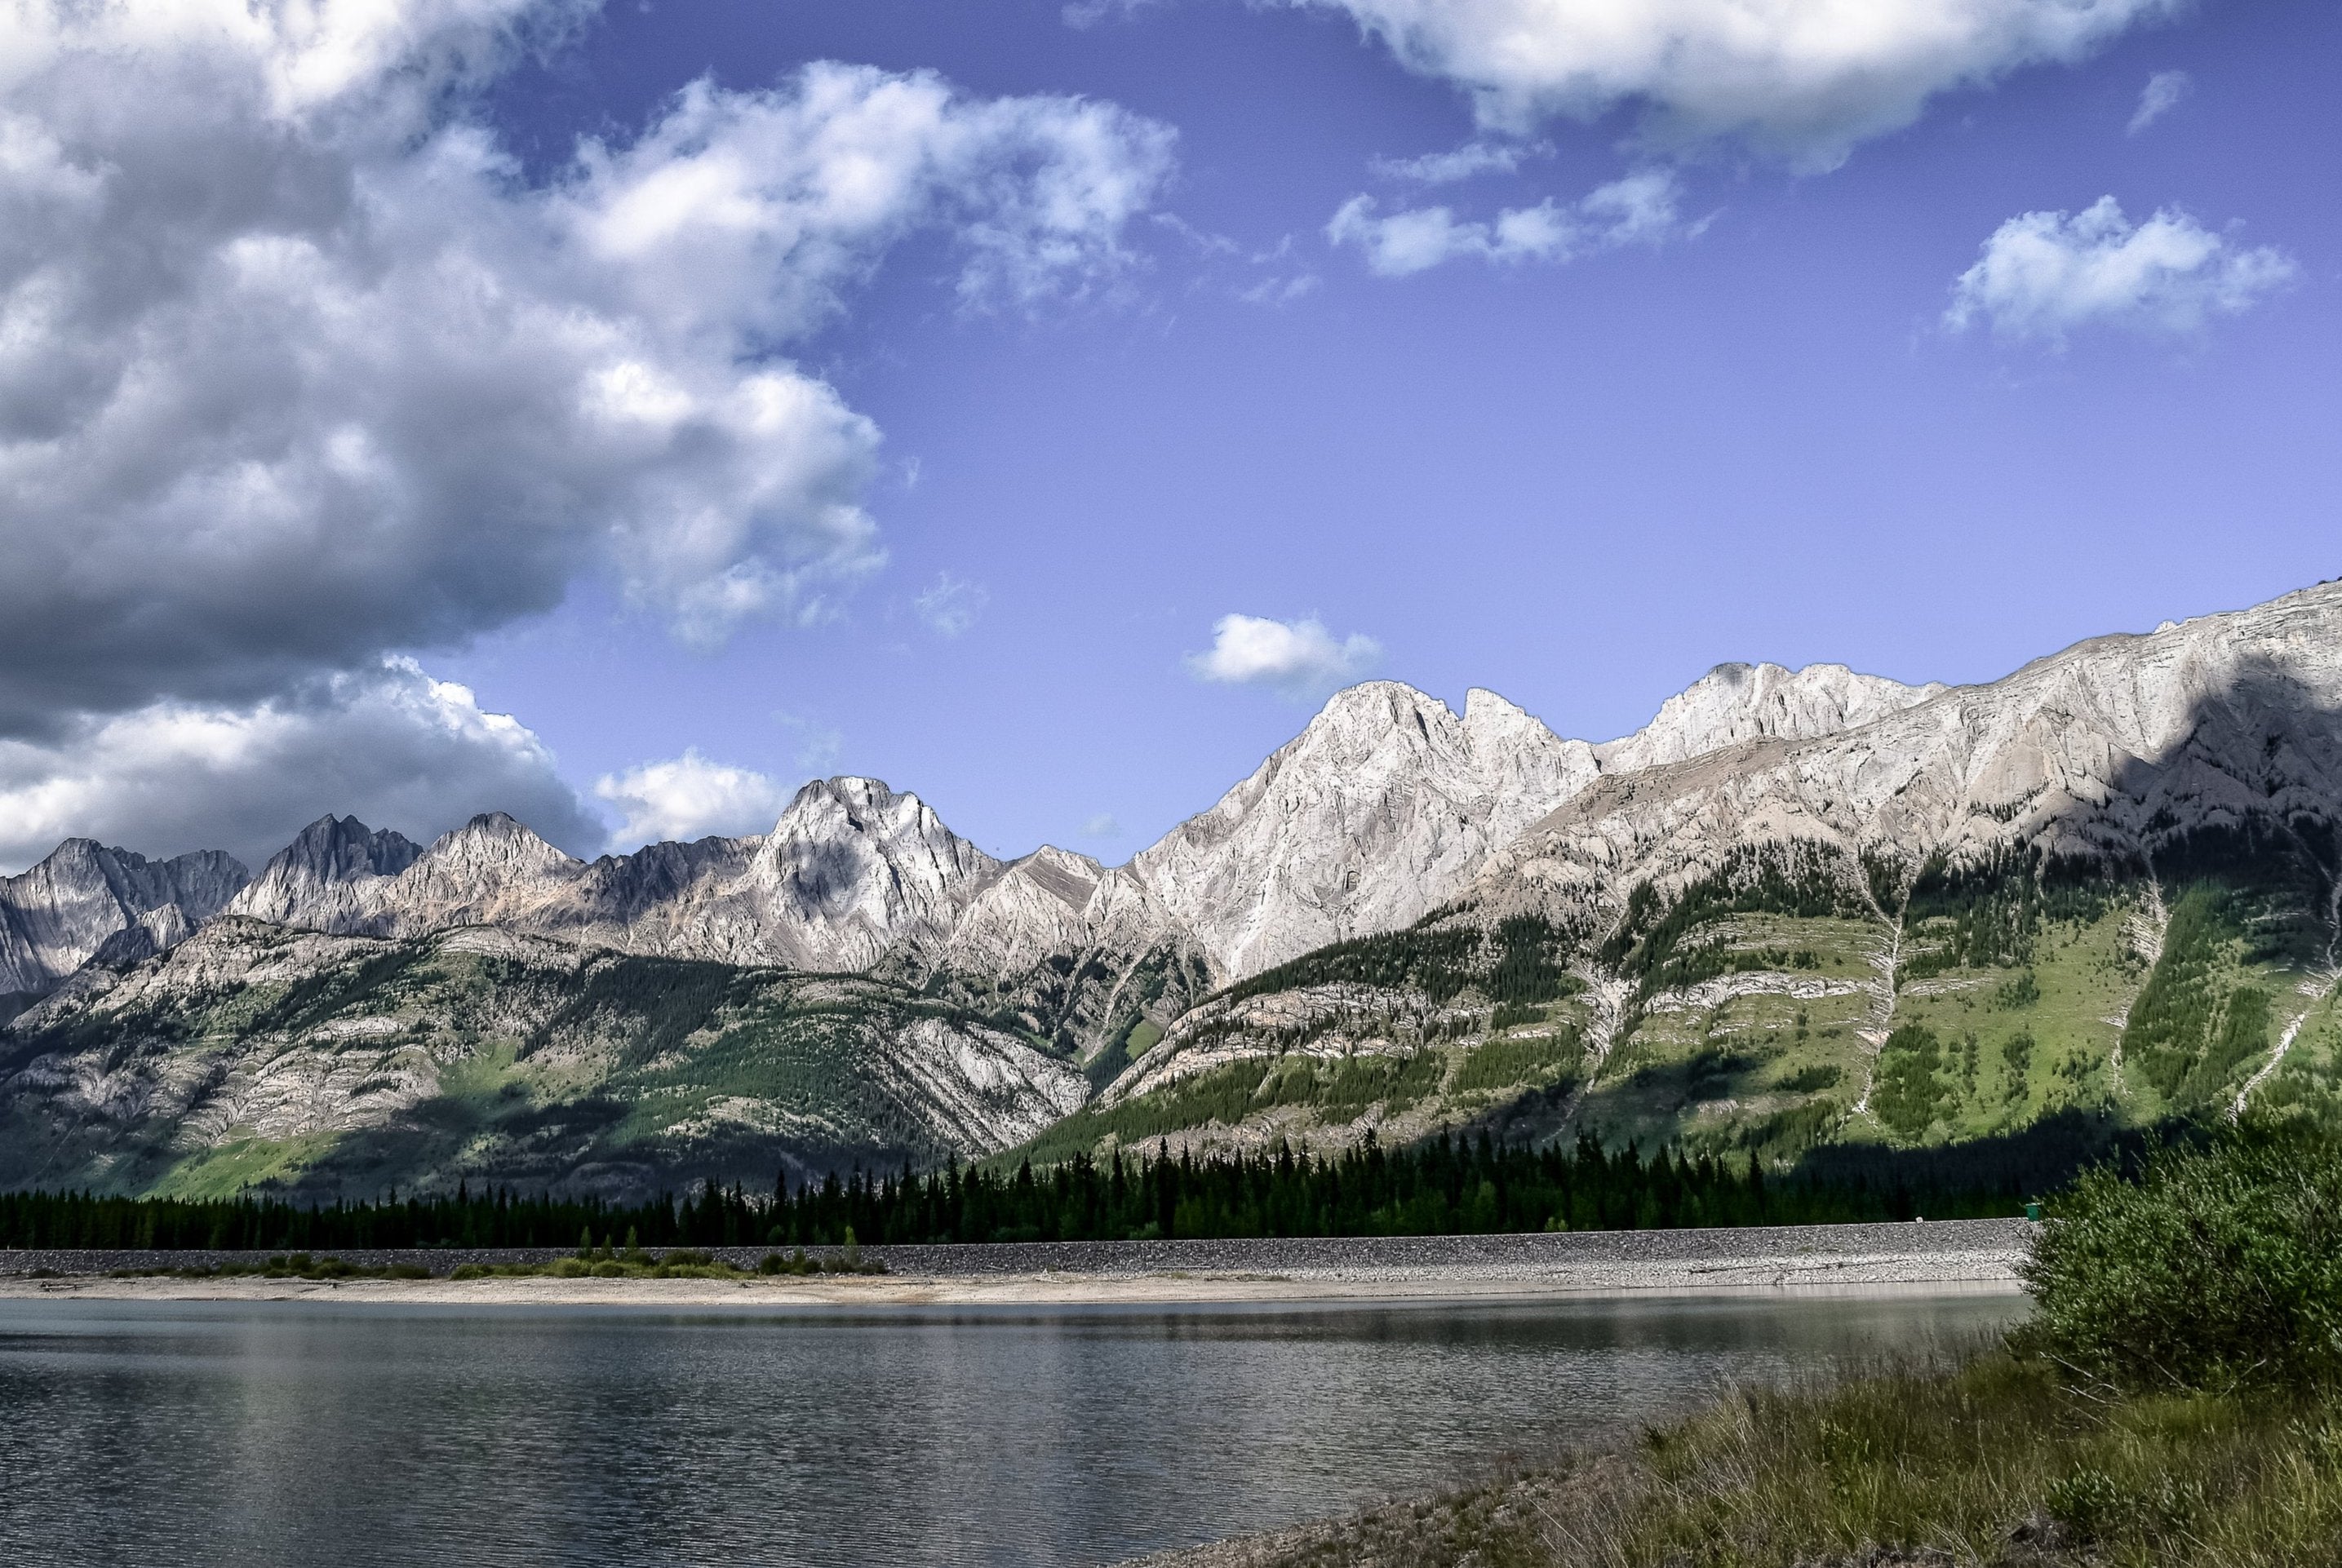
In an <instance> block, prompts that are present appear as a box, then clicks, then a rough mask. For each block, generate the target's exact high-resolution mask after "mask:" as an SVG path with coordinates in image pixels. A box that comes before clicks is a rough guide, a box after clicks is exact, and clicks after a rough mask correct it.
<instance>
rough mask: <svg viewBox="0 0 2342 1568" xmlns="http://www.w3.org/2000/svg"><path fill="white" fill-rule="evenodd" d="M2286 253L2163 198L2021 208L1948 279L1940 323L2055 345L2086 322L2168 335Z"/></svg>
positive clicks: (2254, 290)
mask: <svg viewBox="0 0 2342 1568" xmlns="http://www.w3.org/2000/svg"><path fill="white" fill-rule="evenodd" d="M2296 270H2297V269H2296V267H2295V265H2294V263H2293V260H2292V258H2290V257H2289V256H2287V255H2286V254H2285V253H2284V252H2282V251H2279V250H2277V249H2275V248H2273V247H2270V246H2266V245H2264V246H2259V247H2257V248H2252V249H2247V248H2246V247H2245V246H2243V245H2238V244H2237V242H2236V241H2235V240H2234V239H2232V238H2230V237H2229V236H2227V235H2218V234H2215V233H2213V232H2212V231H2211V230H2209V229H2207V228H2206V227H2204V226H2203V225H2201V224H2198V223H2197V221H2196V220H2195V219H2194V218H2192V217H2189V216H2188V215H2187V214H2186V213H2183V212H2179V211H2177V209H2174V208H2169V207H2166V208H2163V209H2160V210H2158V211H2157V213H2156V214H2155V215H2154V216H2152V217H2150V218H2148V219H2147V221H2146V222H2144V223H2139V224H2133V223H2131V222H2130V221H2129V220H2128V219H2127V218H2126V217H2124V215H2123V211H2122V208H2121V207H2120V206H2119V205H2117V204H2116V202H2115V198H2114V197H2112V196H2104V197H2101V198H2100V199H2099V200H2098V201H2097V203H2096V204H2095V205H2091V206H2089V207H2087V208H2085V209H2084V210H2082V211H2081V212H2078V213H2063V212H2055V213H2052V212H2038V213H2026V214H2023V215H2020V216H2017V217H2013V218H2011V219H2009V220H2008V221H2007V223H2005V224H2003V225H2000V227H1999V228H1997V229H1996V230H1995V231H1993V235H1992V237H1991V238H1989V239H1987V240H1986V241H1985V243H1984V250H1983V254H1982V255H1981V256H1980V257H1978V259H1977V264H1976V265H1974V266H1972V267H1970V268H1968V270H1967V271H1966V272H1964V273H1962V274H1961V275H1959V277H1958V279H1957V281H1956V282H1955V283H1954V284H1953V285H1952V304H1951V307H1950V308H1949V309H1948V310H1947V311H1946V312H1945V314H1944V322H1945V325H1947V326H1948V327H1950V328H1951V329H1952V330H1953V331H1955V332H1959V331H1965V330H1967V328H1968V327H1969V326H1971V325H1975V324H1976V323H1977V322H1979V321H1982V322H1986V323H1988V324H1989V325H1990V326H1991V328H1992V330H1993V332H1994V334H1995V335H1997V336H2000V337H2005V338H2012V339H2034V340H2037V341H2040V342H2045V343H2049V344H2053V345H2056V344H2063V343H2064V342H2065V340H2066V335H2067V333H2069V332H2072V331H2074V330H2076V329H2077V328H2081V327H2087V326H2098V325H2105V326H2116V327H2122V328H2126V329H2128V330H2131V331H2134V332H2143V333H2154V334H2166V335H2177V334H2186V333H2189V332H2193V331H2195V330H2197V328H2199V327H2201V326H2202V325H2204V324H2205V322H2206V321H2207V318H2209V317H2211V316H2215V315H2235V314H2237V312H2239V311H2243V310H2247V309H2249V308H2250V307H2251V306H2252V305H2255V304H2256V303H2257V302H2258V301H2259V300H2261V299H2262V298H2263V297H2264V296H2266V295H2267V294H2268V293H2269V292H2270V291H2271V290H2273V289H2276V288H2277V287H2279V286H2280V285H2283V284H2285V283H2286V282H2287V281H2288V280H2290V279H2291V278H2292V277H2293V275H2294V274H2295V272H2296Z"/></svg>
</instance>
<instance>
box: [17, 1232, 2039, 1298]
mask: <svg viewBox="0 0 2342 1568" xmlns="http://www.w3.org/2000/svg"><path fill="white" fill-rule="evenodd" d="M2030 1240H2031V1237H2030V1232H2029V1229H2028V1228H2027V1227H2026V1226H2025V1225H2024V1224H2023V1223H2022V1222H2009V1221H1966V1222H1951V1223H1942V1224H1934V1225H1833V1226H1813V1227H1800V1228H1790V1227H1781V1228H1774V1229H1766V1230H1754V1229H1752V1230H1743V1231H1676V1232H1650V1231H1645V1232H1627V1233H1619V1232H1611V1233H1583V1234H1576V1235H1568V1236H1551V1237H1502V1238H1488V1237H1421V1238H1403V1239H1398V1240H1396V1241H1394V1240H1384V1241H1379V1242H1375V1243H1329V1242H1322V1241H1318V1242H1290V1243H1257V1242H1256V1243H1185V1244H1181V1245H1178V1246H1176V1247H1174V1248H1169V1249H1166V1248H1164V1247H1154V1248H1145V1247H1141V1246H1140V1245H1138V1244H1137V1243H1084V1244H1062V1243H1061V1244H1056V1245H1055V1246H1054V1247H1053V1248H1050V1249H1046V1250H1038V1251H1036V1250H1035V1249H1033V1248H1031V1247H1023V1248H1020V1247H1016V1246H1006V1247H990V1248H978V1247H971V1248H932V1247H922V1248H896V1249H873V1250H872V1251H873V1255H885V1256H886V1261H887V1263H888V1266H889V1268H890V1269H891V1270H892V1272H891V1273H886V1274H883V1275H847V1274H826V1275H813V1276H801V1277H800V1276H787V1275H783V1276H779V1277H766V1276H754V1277H750V1278H746V1279H740V1280H729V1279H668V1280H656V1279H592V1278H586V1279H557V1278H551V1277H518V1278H515V1277H495V1276H492V1277H489V1278H485V1279H475V1280H451V1279H446V1278H436V1279H424V1280H389V1279H345V1280H338V1281H326V1280H316V1281H310V1280H299V1279H274V1280H272V1279H263V1278H259V1277H256V1276H252V1275H232V1276H227V1277H222V1278H213V1279H184V1278H175V1277H171V1276H132V1277H114V1276H110V1275H108V1274H107V1273H104V1272H102V1267H101V1258H100V1256H99V1255H98V1254H79V1255H75V1256H74V1257H73V1260H72V1261H73V1263H75V1264H77V1265H78V1266H69V1267H67V1268H65V1269H61V1270H60V1271H59V1272H60V1275H61V1277H52V1278H34V1277H31V1275H30V1273H29V1269H30V1267H31V1266H32V1259H33V1254H25V1253H17V1254H12V1255H8V1256H7V1257H6V1259H5V1261H0V1299H12V1298H13V1299H27V1298H32V1299H65V1300H106V1301H316V1302H335V1303H402V1304H415V1305H422V1304H430V1305H498V1306H506V1305H510V1306H649V1307H735V1308H777V1309H788V1308H796V1307H803V1308H852V1307H869V1308H888V1307H926V1306H1041V1305H1176V1304H1181V1303H1195V1304H1209V1303H1276V1302H1314V1301H1323V1302H1343V1301H1360V1302H1365V1301H1409V1300H1414V1301H1428V1300H1436V1299H1510V1300H1526V1299H1535V1298H1540V1297H1556V1298H1561V1297H1590V1296H1653V1295H1676V1296H1683V1295H1709V1294H1730V1295H1750V1294H1792V1295H1807V1294H1816V1295H1831V1294H1866V1295H1867V1294H1877V1293H1907V1292H1926V1293H1938V1294H1952V1293H1993V1294H2007V1293H2016V1292H2017V1291H2018V1290H2019V1289H2020V1288H2021V1287H2020V1284H2019V1281H2018V1276H2017V1267H2018V1265H2019V1264H2020V1263H2022V1262H2023V1260H2024V1257H2025V1255H2026V1253H2027V1249H2028V1247H2029V1244H2030ZM57 1261H58V1262H61V1263H62V1262H64V1261H65V1255H63V1254H60V1255H58V1256H57ZM736 1261H739V1260H736ZM11 1263H14V1264H15V1265H16V1266H15V1267H10V1266H9V1264H11ZM1036 1265H1037V1266H1036Z"/></svg>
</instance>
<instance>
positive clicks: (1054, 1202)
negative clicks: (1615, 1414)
mask: <svg viewBox="0 0 2342 1568" xmlns="http://www.w3.org/2000/svg"><path fill="white" fill-rule="evenodd" d="M2025 1196H2026V1194H2024V1193H2019V1192H2018V1191H2017V1189H2016V1188H2014V1187H2013V1186H2011V1187H2007V1188H2006V1189H2005V1190H2004V1189H2001V1188H1993V1187H1952V1188H1945V1187H1932V1186H1931V1187H1927V1188H1918V1187H1914V1186H1911V1185H1907V1184H1903V1183H1884V1182H1882V1183H1874V1182H1872V1181H1870V1180H1869V1179H1868V1178H1867V1177H1865V1176H1862V1175H1858V1174H1857V1175H1852V1176H1847V1177H1840V1178H1836V1179H1826V1178H1795V1179H1784V1178H1778V1177H1776V1178H1773V1179H1770V1180H1768V1179H1767V1177H1766V1176H1765V1174H1763V1172H1762V1171H1760V1170H1758V1169H1757V1168H1755V1167H1754V1166H1753V1165H1747V1166H1744V1165H1739V1164H1724V1163H1718V1162H1716V1161H1715V1160H1711V1159H1707V1158H1699V1159H1687V1158H1685V1157H1682V1156H1681V1155H1679V1154H1676V1153H1674V1152H1672V1151H1669V1150H1662V1151H1661V1152H1660V1153H1658V1154H1656V1155H1654V1156H1650V1157H1647V1158H1646V1157H1645V1156H1644V1155H1642V1154H1640V1153H1638V1152H1637V1151H1636V1149H1635V1148H1634V1147H1633V1146H1631V1145H1629V1146H1628V1147H1626V1148H1625V1149H1623V1150H1618V1151H1607V1150H1605V1149H1604V1148H1603V1147H1602V1146H1601V1145H1600V1144H1598V1143H1596V1142H1595V1141H1594V1140H1592V1139H1591V1138H1586V1139H1581V1140H1580V1141H1579V1143H1578V1144H1577V1145H1576V1147H1575V1148H1560V1147H1555V1148H1547V1149H1542V1150H1531V1149H1526V1148H1515V1147H1507V1146H1505V1145H1502V1144H1496V1143H1495V1142H1494V1141H1493V1140H1491V1139H1490V1138H1488V1137H1487V1136H1486V1134H1483V1135H1482V1136H1481V1137H1479V1138H1477V1139H1466V1140H1463V1141H1457V1140H1456V1139H1453V1138H1449V1137H1446V1136H1442V1137H1439V1138H1436V1139H1433V1140H1431V1141H1428V1142H1426V1143H1424V1144H1418V1145H1416V1146H1415V1147H1413V1148H1409V1149H1397V1150H1386V1149H1384V1148H1382V1147H1381V1146H1380V1145H1379V1144H1377V1143H1376V1141H1375V1139H1374V1137H1373V1135H1372V1134H1368V1135H1367V1137H1366V1139H1365V1140H1364V1141H1363V1142H1362V1143H1361V1144H1359V1145H1358V1146H1356V1147H1355V1148H1352V1149H1349V1150H1346V1151H1345V1152H1343V1153H1342V1154H1336V1155H1330V1156H1328V1155H1319V1154H1311V1153H1309V1152H1308V1151H1307V1150H1306V1149H1305V1150H1301V1151H1296V1150H1295V1149H1293V1148H1292V1147H1290V1146H1289V1145H1286V1144H1279V1145H1278V1146H1276V1148H1274V1149H1271V1150H1269V1151H1266V1152H1265V1153H1259V1154H1245V1153H1241V1152H1239V1153H1232V1154H1213V1155H1209V1156H1206V1157H1205V1158H1201V1159H1198V1158H1196V1156H1195V1155H1194V1154H1192V1152H1189V1151H1186V1150H1182V1151H1180V1152H1178V1153H1176V1154H1175V1153H1173V1152H1172V1151H1171V1150H1170V1149H1169V1148H1168V1147H1167V1146H1166V1145H1157V1147H1156V1149H1155V1150H1154V1151H1152V1152H1149V1151H1146V1150H1144V1149H1142V1150H1139V1151H1136V1152H1134V1153H1129V1154H1126V1153H1123V1152H1120V1151H1116V1153H1114V1154H1112V1155H1110V1156H1109V1157H1107V1158H1106V1159H1105V1160H1103V1161H1099V1160H1094V1159H1091V1158H1090V1157H1088V1156H1086V1155H1083V1156H1077V1157H1076V1158H1074V1159H1072V1160H1069V1161H1067V1162H1066V1163H1065V1164H1058V1165H1055V1166H1052V1167H1049V1168H1048V1169H1046V1170H1043V1171H1036V1170H1035V1169H1034V1168H1033V1166H1032V1164H1030V1162H1025V1163H1022V1164H1019V1165H1018V1166H1017V1167H1016V1169H1015V1170H1014V1171H1004V1170H998V1169H992V1168H987V1167H985V1166H981V1165H978V1166H971V1167H962V1166H958V1165H956V1164H955V1165H949V1166H946V1167H944V1168H942V1169H940V1170H936V1171H932V1172H927V1173H924V1174H922V1173H916V1172H911V1171H905V1172H903V1173H901V1174H896V1175H891V1176H873V1175H870V1174H865V1173H861V1172H856V1173H855V1174H852V1175H851V1176H848V1177H846V1178H845V1179H843V1180H841V1179H840V1178H839V1177H837V1176H836V1175H835V1174H832V1175H830V1176H827V1177H826V1178H824V1179H823V1180H822V1181H820V1182H817V1183H814V1182H808V1183H802V1184H799V1185H796V1186H792V1185H791V1184H790V1183H788V1182H787V1180H786V1178H783V1179H782V1180H780V1181H779V1182H777V1183H776V1184H775V1186H774V1189H773V1191H771V1192H770V1193H754V1192H749V1191H746V1190H744V1188H743V1187H742V1186H741V1185H740V1184H738V1183H735V1184H734V1185H732V1186H730V1187H728V1188H727V1187H724V1186H721V1185H719V1184H716V1183H707V1184H706V1185H704V1186H702V1187H700V1188H698V1189H697V1190H696V1191H695V1192H693V1193H689V1194H686V1195H685V1196H682V1197H676V1196H674V1195H672V1194H662V1195H661V1196H659V1197H657V1198H654V1199H652V1200H650V1201H648V1202H646V1203H638V1204H634V1205H624V1204H614V1203H606V1202H604V1201H602V1200H599V1199H594V1198H571V1197H558V1196H555V1195H553V1194H550V1193H542V1194H537V1195H535V1196H526V1195H522V1194H518V1193H513V1192H510V1191H508V1190H505V1189H502V1188H493V1189H486V1190H483V1191H481V1192H478V1193H474V1192H473V1191H472V1190H471V1189H470V1188H469V1187H468V1186H465V1185H459V1186H458V1187H457V1188H456V1190H455V1193H453V1194H440V1195H434V1196H428V1197H425V1196H410V1197H407V1198H403V1199H402V1198H399V1197H397V1196H395V1194H394V1195H393V1196H391V1197H390V1198H388V1199H386V1200H385V1201H382V1202H378V1203H348V1202H336V1203H333V1204H331V1205H328V1206H322V1207H314V1208H312V1207H303V1206H300V1205H298V1204H295V1203H289V1202H286V1201H285V1200H282V1199H275V1198H261V1197H253V1196H238V1197H234V1198H217V1199H185V1198H123V1197H105V1196H99V1195H96V1194H92V1193H38V1192H34V1193H5V1194H0V1246H9V1247H25V1248H43V1247H45V1248H80V1247H86V1248H158V1249H165V1250H179V1249H188V1248H209V1249H215V1250H255V1251H289V1250H301V1251H307V1252H324V1251H332V1250H336V1249H376V1248H400V1247H438V1246H454V1247H469V1248H481V1247H568V1246H573V1245H592V1244H595V1243H596V1242H597V1241H598V1242H601V1243H608V1242H611V1241H613V1240H615V1239H616V1237H618V1236H621V1235H626V1234H629V1233H631V1234H632V1235H633V1236H634V1237H636V1238H637V1239H638V1240H639V1242H640V1243H641V1244H642V1245H644V1246H646V1247H660V1246H693V1247H716V1246H829V1245H836V1244H840V1243H844V1242H845V1241H846V1238H847V1235H848V1233H852V1235H853V1236H854V1237H855V1238H856V1239H857V1240H858V1241H860V1242H861V1243H866V1244H885V1243H956V1242H999V1241H1144V1240H1154V1239H1183V1240H1184V1239H1199V1240H1211V1239H1220V1238H1227V1237H1252V1236H1376V1235H1386V1236H1408V1235H1447V1234H1472V1233H1499V1232H1517V1231H1546V1230H1571V1231H1589V1230H1672V1229H1677V1228H1682V1227H1691V1226H1703V1225H1782V1224H1818V1223H1842V1222H1850V1221H1876V1220H1910V1219H1914V1218H1917V1217H1921V1216H1925V1217H1927V1218H1935V1219H1954V1218H1966V1217H1974V1216H1980V1215H1989V1214H2013V1213H2018V1212H2020V1211H2021V1209H2022V1208H2023V1204H2024V1199H2025Z"/></svg>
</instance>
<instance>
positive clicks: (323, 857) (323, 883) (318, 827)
mask: <svg viewBox="0 0 2342 1568" xmlns="http://www.w3.org/2000/svg"><path fill="white" fill-rule="evenodd" d="M422 853H423V851H422V848H421V846H420V845H418V844H415V843H414V842H413V841H412V840H410V839H408V838H406V837H405V836H404V835H403V834H396V833H393V832H392V831H390V830H389V829H388V828H385V829H383V830H382V831H381V832H379V833H376V832H374V831H372V830H370V829H369V828H368V827H367V826H366V825H365V824H364V823H362V822H360V821H359V820H358V819H357V818H355V817H354V816H344V817H335V816H323V817H319V818H318V819H317V820H316V821H315V822H313V823H311V824H309V825H308V826H307V827H305V828H303V829H302V830H301V836H300V837H298V838H296V839H295V840H294V841H293V842H292V843H291V844H287V845H285V848H283V849H281V850H279V851H278V852H277V853H276V854H275V856H274V857H272V858H271V859H270V861H269V862H268V864H266V865H265V866H263V867H262V868H261V871H260V874H259V875H258V876H257V877H255V878H254V879H253V882H252V885H250V886H249V887H247V888H245V890H244V891H243V892H242V893H239V894H236V895H235V899H234V901H233V902H231V903H230V904H229V905H228V910H227V912H228V913H229V914H240V915H243V916H245V917H246V918H247V919H252V920H265V921H268V922H270V923H272V924H277V925H303V926H308V927H311V928H313V929H316V930H323V931H337V930H347V929H355V928H356V923H357V922H359V921H361V920H364V919H366V918H370V917H371V915H372V914H373V913H374V910H373V907H372V899H373V894H372V893H371V891H370V890H371V888H372V886H373V884H375V883H376V882H378V881H381V880H383V879H385V878H387V877H394V876H396V875H397V874H399V873H400V872H402V871H405V869H406V868H407V867H408V866H410V865H413V864H415V857H416V856H417V855H420V854H422Z"/></svg>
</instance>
